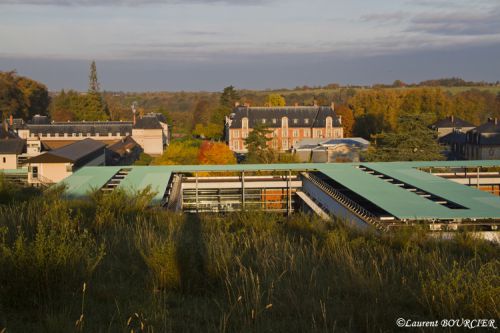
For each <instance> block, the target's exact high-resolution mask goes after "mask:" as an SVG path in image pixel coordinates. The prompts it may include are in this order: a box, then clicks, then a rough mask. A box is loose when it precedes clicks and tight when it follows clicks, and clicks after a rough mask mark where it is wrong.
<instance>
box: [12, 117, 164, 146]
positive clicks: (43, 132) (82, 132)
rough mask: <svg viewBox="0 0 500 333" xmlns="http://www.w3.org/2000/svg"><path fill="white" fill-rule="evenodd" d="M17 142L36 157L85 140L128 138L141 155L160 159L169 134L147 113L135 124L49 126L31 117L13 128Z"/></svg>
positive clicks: (160, 119) (160, 121)
mask: <svg viewBox="0 0 500 333" xmlns="http://www.w3.org/2000/svg"><path fill="white" fill-rule="evenodd" d="M15 130H16V131H17V134H18V135H19V137H20V138H22V139H25V140H26V141H27V154H28V155H29V156H36V155H38V154H40V153H41V152H42V151H43V150H44V149H45V150H51V149H57V148H60V147H63V146H65V145H69V144H73V143H75V142H78V141H82V140H85V139H92V140H95V141H100V142H103V143H105V144H106V145H112V144H115V143H117V142H119V141H122V140H123V139H125V138H126V137H129V136H131V137H132V138H133V139H134V141H135V142H137V143H138V144H139V145H140V146H141V148H142V149H143V151H144V153H146V154H149V155H161V154H162V153H163V150H164V149H165V147H166V146H167V145H168V144H169V138H170V132H169V126H168V124H167V123H166V120H165V117H164V116H163V115H161V114H157V113H150V114H146V115H144V116H143V117H140V118H138V119H137V121H72V122H49V120H48V118H47V117H45V116H35V117H34V118H33V120H32V121H31V122H30V123H28V124H23V125H22V126H19V127H16V129H15Z"/></svg>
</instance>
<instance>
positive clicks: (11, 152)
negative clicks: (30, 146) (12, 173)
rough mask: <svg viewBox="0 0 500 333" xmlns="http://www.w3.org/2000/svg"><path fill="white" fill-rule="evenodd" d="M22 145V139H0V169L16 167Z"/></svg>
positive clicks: (22, 148) (23, 143)
mask: <svg viewBox="0 0 500 333" xmlns="http://www.w3.org/2000/svg"><path fill="white" fill-rule="evenodd" d="M24 146H25V141H24V140H20V139H12V138H9V139H0V170H13V169H17V168H18V167H19V165H18V157H19V156H21V155H22V154H23V151H24Z"/></svg>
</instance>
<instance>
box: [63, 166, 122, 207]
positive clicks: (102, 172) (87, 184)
mask: <svg viewBox="0 0 500 333" xmlns="http://www.w3.org/2000/svg"><path fill="white" fill-rule="evenodd" d="M120 169H122V167H85V168H81V169H79V170H78V171H77V172H75V173H74V174H72V175H71V176H69V177H68V178H66V179H64V180H63V181H62V182H61V184H63V185H65V186H66V195H67V196H68V197H69V198H75V199H77V198H82V197H85V196H86V195H88V194H89V193H90V192H92V191H96V190H99V189H100V188H101V187H103V186H104V184H106V183H107V182H108V180H110V179H111V178H112V177H113V176H114V175H115V174H116V173H117V172H118V171H120Z"/></svg>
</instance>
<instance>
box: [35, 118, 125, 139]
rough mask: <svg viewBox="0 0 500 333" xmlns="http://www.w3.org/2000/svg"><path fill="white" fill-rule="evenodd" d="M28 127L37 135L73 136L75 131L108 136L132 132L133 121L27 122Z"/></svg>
mask: <svg viewBox="0 0 500 333" xmlns="http://www.w3.org/2000/svg"><path fill="white" fill-rule="evenodd" d="M26 127H27V128H28V129H29V130H30V132H31V133H33V134H35V135H42V134H50V135H51V136H53V135H55V134H56V133H58V134H59V136H63V135H64V133H67V134H68V136H72V134H73V133H75V134H77V135H79V134H80V133H82V135H83V136H86V135H87V134H90V135H92V136H95V135H96V134H99V135H100V136H108V134H109V133H112V134H113V135H117V134H118V133H120V135H123V136H125V135H126V133H128V134H132V122H131V121H72V122H54V123H51V124H43V125H39V124H27V125H26Z"/></svg>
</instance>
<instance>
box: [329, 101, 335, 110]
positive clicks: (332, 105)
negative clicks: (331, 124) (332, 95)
mask: <svg viewBox="0 0 500 333" xmlns="http://www.w3.org/2000/svg"><path fill="white" fill-rule="evenodd" d="M330 107H331V108H332V111H335V102H332V104H331V105H330Z"/></svg>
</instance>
